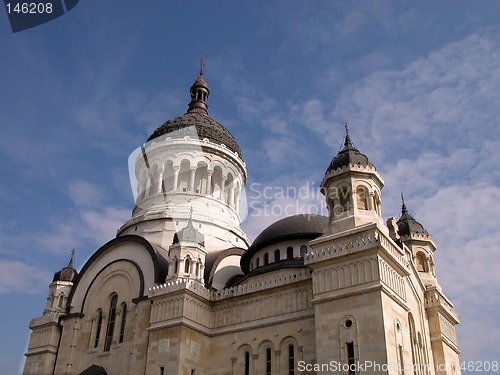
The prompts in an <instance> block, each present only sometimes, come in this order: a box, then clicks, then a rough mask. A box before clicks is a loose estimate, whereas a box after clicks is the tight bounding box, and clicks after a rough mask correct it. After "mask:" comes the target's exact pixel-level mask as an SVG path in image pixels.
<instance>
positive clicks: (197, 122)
mask: <svg viewBox="0 0 500 375" xmlns="http://www.w3.org/2000/svg"><path fill="white" fill-rule="evenodd" d="M193 126H194V127H195V129H196V133H197V134H198V138H199V139H200V140H202V139H203V138H208V139H209V140H210V141H212V142H214V143H216V144H222V143H223V144H225V145H226V147H227V148H228V149H230V150H232V151H234V152H236V153H237V154H238V156H240V157H241V149H240V146H238V144H237V143H236V140H235V139H234V137H233V136H232V135H231V133H230V132H229V130H227V129H226V128H225V127H224V126H222V125H221V124H219V123H218V122H217V121H215V120H214V119H212V118H211V117H210V116H208V115H204V114H201V113H189V112H188V113H186V114H184V115H182V116H180V117H175V118H173V119H171V120H169V121H167V122H165V123H164V124H163V125H161V126H160V127H159V128H158V129H156V130H155V131H154V132H153V134H151V136H150V137H149V138H148V142H149V141H151V140H153V139H155V138H158V137H160V136H162V135H165V134H169V133H173V132H175V133H173V134H170V135H171V136H175V137H176V138H183V137H185V136H187V135H189V136H192V135H193V130H194V129H193V128H192V127H193Z"/></svg>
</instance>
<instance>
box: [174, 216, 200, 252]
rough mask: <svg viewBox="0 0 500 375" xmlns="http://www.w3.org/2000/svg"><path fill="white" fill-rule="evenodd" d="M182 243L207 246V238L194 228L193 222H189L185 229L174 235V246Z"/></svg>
mask: <svg viewBox="0 0 500 375" xmlns="http://www.w3.org/2000/svg"><path fill="white" fill-rule="evenodd" d="M180 242H195V243H197V244H198V245H201V246H205V236H204V235H203V234H201V233H200V232H199V231H198V229H196V228H195V227H194V225H193V221H192V220H189V222H188V223H187V225H186V226H185V227H184V228H182V229H181V230H180V231H179V232H177V233H175V234H174V239H173V241H172V245H175V244H178V243H180Z"/></svg>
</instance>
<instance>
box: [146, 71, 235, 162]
mask: <svg viewBox="0 0 500 375" xmlns="http://www.w3.org/2000/svg"><path fill="white" fill-rule="evenodd" d="M203 67H204V62H203V61H202V62H201V70H200V75H199V76H198V78H197V79H196V81H194V83H193V85H192V86H191V88H190V89H189V92H190V95H191V102H190V103H189V106H188V111H187V113H185V114H184V115H182V116H180V117H176V118H173V119H171V120H169V121H167V122H166V123H164V124H163V125H161V126H160V127H159V128H158V129H156V130H155V131H154V132H153V134H151V136H150V137H149V138H148V142H149V141H151V140H153V139H155V138H158V137H161V136H162V135H165V134H168V135H169V136H170V137H175V138H178V139H182V138H184V137H185V136H190V137H193V136H194V130H196V135H197V136H198V139H200V140H203V139H204V138H207V139H208V140H210V141H212V142H214V143H216V144H218V145H220V144H224V145H226V147H227V148H228V149H230V150H231V151H234V152H236V153H237V154H238V156H239V157H240V158H241V149H240V146H238V143H236V140H235V139H234V137H233V136H232V135H231V133H230V132H229V130H227V129H226V128H225V127H224V126H222V125H221V124H219V123H218V122H217V121H215V120H214V119H213V118H211V117H210V116H209V115H208V104H207V100H208V96H209V95H210V89H209V88H208V84H207V81H205V76H204V74H203Z"/></svg>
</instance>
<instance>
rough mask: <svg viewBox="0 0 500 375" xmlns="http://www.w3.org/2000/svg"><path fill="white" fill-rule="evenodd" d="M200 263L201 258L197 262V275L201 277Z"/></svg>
mask: <svg viewBox="0 0 500 375" xmlns="http://www.w3.org/2000/svg"><path fill="white" fill-rule="evenodd" d="M200 263H201V259H198V261H197V262H196V277H200Z"/></svg>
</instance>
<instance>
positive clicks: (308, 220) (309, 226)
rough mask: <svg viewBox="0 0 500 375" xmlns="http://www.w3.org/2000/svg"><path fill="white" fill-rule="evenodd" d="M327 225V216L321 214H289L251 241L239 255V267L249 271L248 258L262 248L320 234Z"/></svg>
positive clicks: (246, 271)
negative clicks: (241, 254) (250, 244)
mask: <svg viewBox="0 0 500 375" xmlns="http://www.w3.org/2000/svg"><path fill="white" fill-rule="evenodd" d="M327 225H328V218H327V217H326V216H321V215H309V214H300V215H294V216H289V217H286V218H284V219H281V220H278V221H277V222H275V223H273V224H271V225H269V226H268V227H267V228H266V229H264V230H263V231H262V232H261V233H260V234H259V235H258V236H257V238H256V239H255V240H254V241H253V243H252V246H250V247H249V248H248V249H247V251H245V253H244V254H243V256H242V257H241V269H242V271H243V272H244V273H248V272H250V259H251V258H252V257H253V256H254V255H255V254H256V253H257V252H258V251H259V250H260V249H262V248H264V247H266V246H270V245H273V244H275V243H278V242H282V241H287V240H295V239H304V240H312V239H314V238H316V237H319V236H321V235H322V234H323V233H324V230H325V229H326V227H327Z"/></svg>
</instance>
